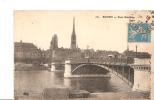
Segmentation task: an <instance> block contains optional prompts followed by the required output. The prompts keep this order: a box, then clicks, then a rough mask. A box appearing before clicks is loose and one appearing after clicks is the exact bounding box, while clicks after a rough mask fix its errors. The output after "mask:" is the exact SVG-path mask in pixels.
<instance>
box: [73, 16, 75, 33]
mask: <svg viewBox="0 0 154 100" xmlns="http://www.w3.org/2000/svg"><path fill="white" fill-rule="evenodd" d="M73 34H75V18H74V17H73Z"/></svg>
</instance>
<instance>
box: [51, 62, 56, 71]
mask: <svg viewBox="0 0 154 100" xmlns="http://www.w3.org/2000/svg"><path fill="white" fill-rule="evenodd" d="M51 71H52V72H53V71H56V66H55V63H51Z"/></svg>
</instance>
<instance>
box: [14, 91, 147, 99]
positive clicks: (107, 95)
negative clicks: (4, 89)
mask: <svg viewBox="0 0 154 100" xmlns="http://www.w3.org/2000/svg"><path fill="white" fill-rule="evenodd" d="M148 96H149V93H142V92H117V93H115V92H104V93H90V95H89V98H69V99H60V100H150V99H149V97H148ZM15 100H48V99H42V96H41V95H33V96H18V97H16V98H15ZM50 100H52V99H50ZM54 100H59V99H54Z"/></svg>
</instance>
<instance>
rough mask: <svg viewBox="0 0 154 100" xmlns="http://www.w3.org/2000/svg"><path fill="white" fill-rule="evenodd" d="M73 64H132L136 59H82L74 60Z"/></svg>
mask: <svg viewBox="0 0 154 100" xmlns="http://www.w3.org/2000/svg"><path fill="white" fill-rule="evenodd" d="M71 62H72V63H99V64H105V63H107V64H109V63H110V64H132V63H134V59H132V58H109V57H106V58H81V59H72V61H71Z"/></svg>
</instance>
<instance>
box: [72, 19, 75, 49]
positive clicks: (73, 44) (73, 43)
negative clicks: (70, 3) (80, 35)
mask: <svg viewBox="0 0 154 100" xmlns="http://www.w3.org/2000/svg"><path fill="white" fill-rule="evenodd" d="M71 49H73V50H74V49H76V34H75V18H73V31H72V36H71Z"/></svg>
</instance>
